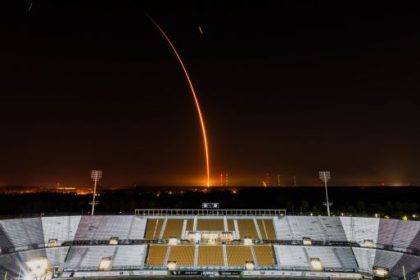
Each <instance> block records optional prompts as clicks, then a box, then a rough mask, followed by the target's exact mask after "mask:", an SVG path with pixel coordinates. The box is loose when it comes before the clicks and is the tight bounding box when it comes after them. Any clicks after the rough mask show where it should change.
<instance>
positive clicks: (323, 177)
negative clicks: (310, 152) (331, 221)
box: [319, 171, 331, 217]
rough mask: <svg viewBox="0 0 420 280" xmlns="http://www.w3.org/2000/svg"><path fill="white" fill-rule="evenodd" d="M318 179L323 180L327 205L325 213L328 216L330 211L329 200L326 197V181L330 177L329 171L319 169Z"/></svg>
mask: <svg viewBox="0 0 420 280" xmlns="http://www.w3.org/2000/svg"><path fill="white" fill-rule="evenodd" d="M319 179H320V180H321V181H322V182H324V187H325V198H326V202H325V206H326V207H327V215H328V217H329V216H331V213H330V201H329V199H328V181H329V180H330V179H331V173H330V171H319Z"/></svg>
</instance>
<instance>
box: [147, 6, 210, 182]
mask: <svg viewBox="0 0 420 280" xmlns="http://www.w3.org/2000/svg"><path fill="white" fill-rule="evenodd" d="M146 16H147V17H148V19H149V20H150V21H151V22H152V23H153V24H154V25H155V26H156V28H157V29H158V30H159V31H160V33H161V34H162V36H163V37H164V38H165V40H166V41H167V42H168V44H169V46H170V47H171V49H172V51H173V52H174V54H175V56H176V58H177V59H178V62H179V64H180V66H181V68H182V70H183V72H184V75H185V78H186V79H187V82H188V85H189V87H190V90H191V94H192V96H193V99H194V103H195V107H196V109H197V113H198V118H199V120H200V125H201V132H202V136H203V144H204V155H205V162H206V174H207V182H206V186H207V187H208V188H209V187H210V156H209V147H208V140H207V132H206V126H205V123H204V117H203V114H202V112H201V107H200V102H199V100H198V97H197V94H196V91H195V88H194V85H193V83H192V81H191V78H190V75H189V73H188V71H187V68H186V67H185V64H184V62H183V60H182V58H181V55H180V54H179V53H178V51H177V49H176V48H175V45H174V44H173V43H172V41H171V39H170V38H169V36H168V35H167V34H166V33H165V31H164V30H163V29H162V28H161V27H160V25H159V24H158V23H157V22H156V21H155V20H154V19H153V18H152V17H151V16H149V15H148V14H146Z"/></svg>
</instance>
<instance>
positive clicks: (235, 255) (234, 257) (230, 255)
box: [226, 245, 254, 267]
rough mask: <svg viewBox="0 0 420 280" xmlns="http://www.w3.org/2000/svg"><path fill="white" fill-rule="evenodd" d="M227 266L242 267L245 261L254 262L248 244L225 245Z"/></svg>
mask: <svg viewBox="0 0 420 280" xmlns="http://www.w3.org/2000/svg"><path fill="white" fill-rule="evenodd" d="M226 253H227V259H228V266H241V267H244V266H245V263H246V262H254V258H253V256H252V253H251V248H250V246H243V245H239V246H232V245H231V246H226Z"/></svg>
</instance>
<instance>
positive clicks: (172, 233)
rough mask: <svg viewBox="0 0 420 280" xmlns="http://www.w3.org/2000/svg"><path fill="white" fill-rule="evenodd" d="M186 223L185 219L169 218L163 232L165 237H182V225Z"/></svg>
mask: <svg viewBox="0 0 420 280" xmlns="http://www.w3.org/2000/svg"><path fill="white" fill-rule="evenodd" d="M183 224H184V220H183V219H168V220H167V222H166V226H165V231H164V232H163V237H162V238H163V239H169V238H171V237H175V238H178V239H180V238H181V234H182V226H183Z"/></svg>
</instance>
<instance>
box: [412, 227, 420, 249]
mask: <svg viewBox="0 0 420 280" xmlns="http://www.w3.org/2000/svg"><path fill="white" fill-rule="evenodd" d="M410 248H413V249H416V250H419V251H420V231H419V232H418V233H417V235H416V236H415V237H414V238H413V241H411V244H410Z"/></svg>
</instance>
